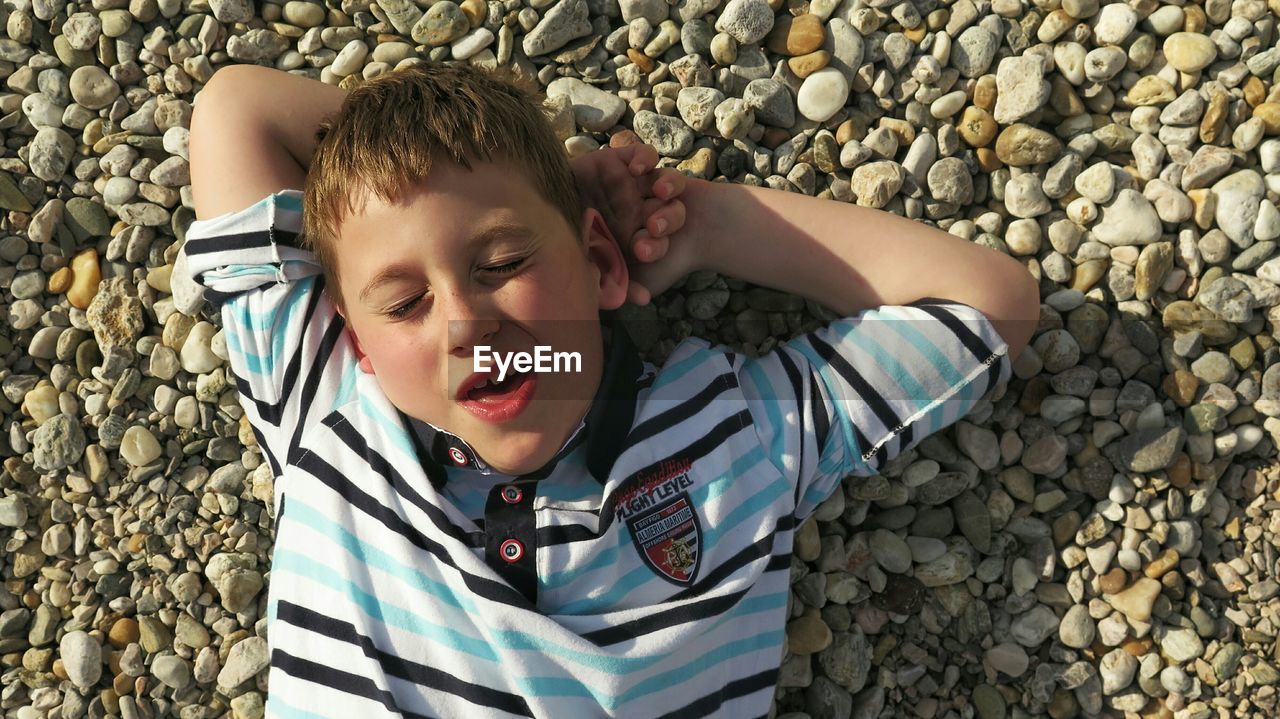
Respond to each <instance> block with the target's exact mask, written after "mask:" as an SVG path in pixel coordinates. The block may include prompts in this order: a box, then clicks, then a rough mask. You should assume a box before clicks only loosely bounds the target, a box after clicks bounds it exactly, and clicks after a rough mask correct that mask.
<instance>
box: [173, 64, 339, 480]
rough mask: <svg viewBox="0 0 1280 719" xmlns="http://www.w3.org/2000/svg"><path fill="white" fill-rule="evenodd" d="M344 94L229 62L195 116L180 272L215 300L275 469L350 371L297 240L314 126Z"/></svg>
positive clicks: (248, 408) (334, 398)
mask: <svg viewBox="0 0 1280 719" xmlns="http://www.w3.org/2000/svg"><path fill="white" fill-rule="evenodd" d="M335 93H336V94H335ZM345 94H346V91H344V90H341V89H339V88H332V87H330V86H328V85H325V84H324V83H321V82H318V81H314V80H308V79H306V78H303V77H298V76H294V75H290V74H288V73H285V72H281V71H277V70H271V69H268V68H259V67H253V66H233V67H229V68H223V69H222V70H220V71H219V72H218V73H217V74H216V75H215V77H214V79H213V80H211V81H210V82H209V84H208V85H206V87H205V89H204V90H203V91H202V92H201V93H200V96H199V97H198V98H197V101H196V109H195V112H194V114H193V117H192V125H191V141H190V154H189V156H190V160H191V177H192V190H193V193H194V196H195V204H196V214H197V218H198V219H197V221H195V222H193V223H192V224H191V226H190V227H189V228H188V230H187V238H186V242H185V244H184V245H183V247H182V250H181V252H180V253H179V257H178V261H177V263H176V266H175V268H174V271H175V276H179V275H180V276H188V277H190V278H191V279H193V280H194V281H195V282H196V283H197V284H199V285H201V286H202V287H203V288H204V290H205V291H204V296H205V298H206V299H208V300H210V301H211V302H212V303H213V304H214V305H215V306H217V307H218V308H219V310H220V313H221V317H222V320H223V322H222V324H223V334H224V337H225V339H226V347H227V355H228V361H229V364H230V368H231V371H232V372H233V373H234V375H235V380H236V387H237V389H238V391H239V392H240V393H241V395H242V396H243V399H242V402H241V404H242V406H243V407H244V409H245V413H246V415H247V416H248V418H249V420H250V424H251V425H252V427H253V429H254V432H255V434H256V436H257V439H258V442H259V444H260V445H261V446H262V448H263V450H264V452H265V454H266V455H267V459H268V461H269V462H270V463H271V466H272V470H273V473H274V474H275V475H276V476H277V477H278V476H279V475H280V470H281V469H282V467H283V465H284V464H285V463H287V461H288V454H289V452H290V448H291V447H292V446H293V445H294V443H295V441H296V438H297V436H298V431H297V430H298V428H300V427H302V426H304V425H305V420H306V417H307V416H308V415H309V414H310V413H311V412H313V411H320V412H322V413H323V412H325V411H327V409H328V408H330V407H331V406H333V404H335V402H338V401H341V400H342V398H343V397H344V396H346V395H347V394H349V393H350V390H351V385H352V383H353V380H354V372H355V370H354V367H355V365H354V361H353V360H352V358H351V357H350V354H351V350H350V347H349V346H348V344H349V343H348V342H347V340H346V337H345V333H343V332H342V331H341V330H342V321H341V318H340V317H338V316H337V314H336V312H335V311H334V309H333V306H332V304H331V303H330V302H329V301H328V299H327V298H326V297H325V296H324V293H323V292H321V291H320V287H321V286H322V281H323V280H322V279H321V278H320V274H321V268H320V266H319V264H318V263H317V262H316V261H315V257H314V255H312V253H310V252H309V251H306V250H303V249H301V248H299V247H298V246H297V245H298V242H297V239H298V235H299V233H300V231H301V216H302V212H301V210H302V193H301V190H302V188H303V187H304V185H305V180H306V165H307V164H309V162H310V159H311V154H312V152H313V151H314V148H315V140H314V138H315V131H316V128H317V127H318V126H319V123H320V121H321V119H323V118H324V116H326V115H328V114H330V113H332V112H334V111H336V110H338V109H339V108H340V107H341V103H342V98H343V97H344V96H345ZM300 160H302V161H301V162H300ZM181 309H183V310H184V311H187V312H188V313H190V314H195V313H196V309H195V308H191V307H182V308H181ZM282 489H283V487H282V485H281V484H279V483H278V484H277V493H278V492H279V491H281V490H282Z"/></svg>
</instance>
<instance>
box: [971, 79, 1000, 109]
mask: <svg viewBox="0 0 1280 719" xmlns="http://www.w3.org/2000/svg"><path fill="white" fill-rule="evenodd" d="M973 104H975V105H977V106H978V107H980V108H982V109H983V110H986V111H987V112H995V109H996V76H995V74H994V73H987V74H986V75H983V76H982V77H980V78H978V81H977V82H976V83H974V86H973Z"/></svg>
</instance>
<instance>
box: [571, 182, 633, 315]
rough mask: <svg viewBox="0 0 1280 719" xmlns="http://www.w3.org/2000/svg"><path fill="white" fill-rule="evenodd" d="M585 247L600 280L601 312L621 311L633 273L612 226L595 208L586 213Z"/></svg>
mask: <svg viewBox="0 0 1280 719" xmlns="http://www.w3.org/2000/svg"><path fill="white" fill-rule="evenodd" d="M582 245H583V247H584V248H585V249H586V253H587V262H589V263H590V265H591V267H592V268H594V269H595V270H596V272H597V274H598V276H599V286H598V290H599V298H600V309H602V310H616V309H618V308H619V307H621V306H622V304H623V303H624V302H626V301H627V285H628V283H629V282H630V279H631V277H630V271H629V270H628V269H627V261H626V258H625V257H623V255H622V249H621V248H620V247H619V246H618V243H617V241H616V240H615V239H614V237H613V233H611V232H610V231H609V226H608V224H606V223H605V221H604V217H603V216H602V215H601V214H600V212H599V210H596V209H595V208H594V207H588V208H587V210H586V211H585V212H584V213H583V217H582Z"/></svg>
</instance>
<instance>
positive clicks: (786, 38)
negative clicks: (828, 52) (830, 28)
mask: <svg viewBox="0 0 1280 719" xmlns="http://www.w3.org/2000/svg"><path fill="white" fill-rule="evenodd" d="M825 36H826V33H825V31H824V30H823V29H822V21H821V20H819V19H818V16H817V15H801V16H799V17H791V16H790V15H784V16H782V17H780V18H778V19H777V20H775V21H774V23H773V29H772V30H770V31H769V34H768V35H767V36H765V44H766V45H767V46H768V47H769V49H770V50H772V51H774V52H775V53H777V54H779V55H790V56H795V55H805V54H807V53H811V52H813V51H814V50H817V49H818V48H820V47H822V41H823V39H824V38H825Z"/></svg>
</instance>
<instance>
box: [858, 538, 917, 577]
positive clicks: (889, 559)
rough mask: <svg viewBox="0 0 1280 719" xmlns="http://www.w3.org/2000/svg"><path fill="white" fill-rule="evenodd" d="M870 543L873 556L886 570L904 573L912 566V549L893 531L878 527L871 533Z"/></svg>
mask: <svg viewBox="0 0 1280 719" xmlns="http://www.w3.org/2000/svg"><path fill="white" fill-rule="evenodd" d="M868 543H869V545H870V547H871V553H872V556H874V557H875V560H876V562H877V563H878V564H879V565H880V566H881V567H883V568H884V569H885V571H887V572H893V573H894V574H902V573H904V572H906V571H907V570H908V569H910V568H911V549H910V547H908V546H907V543H906V542H905V541H904V540H903V539H902V538H900V537H899V536H898V535H896V534H894V533H893V532H890V531H888V530H886V529H877V530H876V531H874V532H872V533H871V536H870V538H869V539H868Z"/></svg>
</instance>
